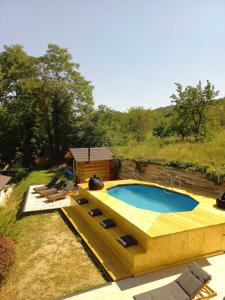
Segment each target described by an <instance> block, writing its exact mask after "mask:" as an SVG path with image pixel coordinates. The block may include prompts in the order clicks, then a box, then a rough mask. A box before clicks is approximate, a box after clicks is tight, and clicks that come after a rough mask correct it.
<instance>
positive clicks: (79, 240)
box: [59, 210, 113, 282]
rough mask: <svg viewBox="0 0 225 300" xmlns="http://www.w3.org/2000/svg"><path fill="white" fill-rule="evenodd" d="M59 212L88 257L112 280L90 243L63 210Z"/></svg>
mask: <svg viewBox="0 0 225 300" xmlns="http://www.w3.org/2000/svg"><path fill="white" fill-rule="evenodd" d="M59 214H60V216H61V217H62V219H63V220H64V222H65V223H66V225H67V226H68V228H69V229H70V230H71V231H72V232H73V234H74V235H75V237H76V240H77V241H78V242H80V243H81V245H82V246H83V248H84V250H85V252H86V253H87V255H88V257H89V258H90V259H91V260H92V262H93V263H94V264H95V266H96V268H97V269H98V270H99V271H100V272H101V274H102V276H103V278H104V279H105V280H106V281H107V282H112V281H113V280H112V278H111V276H110V275H109V274H108V273H107V272H106V270H105V268H104V267H103V265H102V264H101V263H100V262H99V260H98V259H97V258H96V256H95V255H94V254H93V252H92V251H91V249H90V248H89V247H88V245H87V244H86V243H85V242H84V240H83V239H82V237H81V236H80V235H79V233H78V232H77V231H76V230H75V228H74V227H73V226H72V225H71V224H70V222H69V221H68V220H67V218H66V217H65V216H64V214H63V213H62V212H61V210H59Z"/></svg>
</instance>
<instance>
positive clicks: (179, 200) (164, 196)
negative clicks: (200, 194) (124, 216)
mask: <svg viewBox="0 0 225 300" xmlns="http://www.w3.org/2000/svg"><path fill="white" fill-rule="evenodd" d="M107 193H108V194H109V195H110V196H113V197H115V198H117V199H119V200H122V201H124V202H126V203H128V204H130V205H132V206H134V207H137V208H142V209H147V210H153V211H156V212H161V213H169V212H181V211H191V210H193V209H194V208H195V207H196V206H197V205H198V203H199V202H198V201H196V200H194V199H193V198H191V197H189V196H187V195H184V194H180V193H177V192H174V191H173V192H171V191H169V190H166V189H163V188H159V187H156V186H150V185H144V184H125V185H117V186H114V187H112V188H109V189H108V190H107Z"/></svg>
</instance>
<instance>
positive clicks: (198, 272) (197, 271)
mask: <svg viewBox="0 0 225 300" xmlns="http://www.w3.org/2000/svg"><path fill="white" fill-rule="evenodd" d="M188 268H189V270H190V271H191V273H192V274H193V275H195V277H196V278H198V279H199V280H200V281H201V282H207V281H209V280H210V279H211V277H212V276H211V275H209V274H208V273H207V272H206V271H204V270H203V269H202V268H201V267H200V266H199V265H198V264H197V263H196V262H192V263H191V265H190V266H188Z"/></svg>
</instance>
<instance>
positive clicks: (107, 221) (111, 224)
mask: <svg viewBox="0 0 225 300" xmlns="http://www.w3.org/2000/svg"><path fill="white" fill-rule="evenodd" d="M99 224H100V225H101V226H102V227H104V228H111V227H114V226H116V223H115V222H114V221H113V220H112V219H105V220H102V221H101V222H99Z"/></svg>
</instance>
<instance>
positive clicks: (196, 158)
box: [114, 130, 225, 178]
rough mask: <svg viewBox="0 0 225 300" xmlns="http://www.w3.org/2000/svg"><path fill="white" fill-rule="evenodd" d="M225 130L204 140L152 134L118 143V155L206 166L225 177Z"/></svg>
mask: <svg viewBox="0 0 225 300" xmlns="http://www.w3.org/2000/svg"><path fill="white" fill-rule="evenodd" d="M224 137H225V130H221V131H220V132H218V133H217V134H216V135H215V136H214V137H212V139H211V140H209V141H207V142H204V143H190V142H189V143H188V142H178V141H175V140H174V139H170V138H165V139H160V138H157V137H154V136H151V137H150V138H149V139H148V140H146V141H145V142H142V143H133V144H132V145H127V146H121V147H115V148H114V152H115V155H116V156H117V157H120V158H124V159H135V160H151V161H152V162H155V163H157V164H161V163H163V164H165V165H171V166H178V167H179V166H181V167H184V168H185V167H193V168H195V169H197V170H200V171H201V170H203V172H205V173H208V174H209V177H213V176H215V178H216V177H217V176H218V175H220V176H221V177H222V176H223V177H224V178H225V151H224V149H225V138H224Z"/></svg>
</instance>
